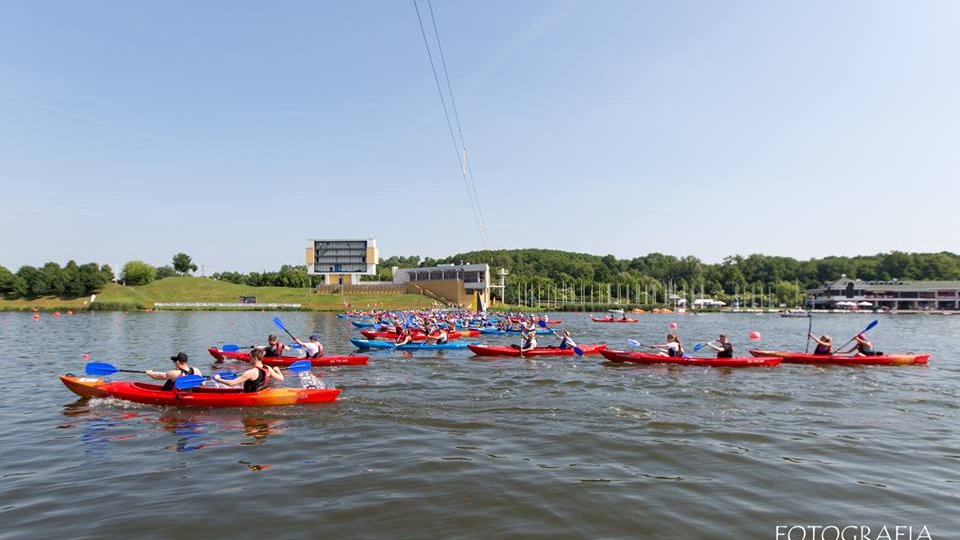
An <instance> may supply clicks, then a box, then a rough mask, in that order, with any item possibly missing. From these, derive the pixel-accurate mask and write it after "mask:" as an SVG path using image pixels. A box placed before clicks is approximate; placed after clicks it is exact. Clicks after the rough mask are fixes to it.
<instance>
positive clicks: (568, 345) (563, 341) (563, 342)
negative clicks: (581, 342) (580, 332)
mask: <svg viewBox="0 0 960 540" xmlns="http://www.w3.org/2000/svg"><path fill="white" fill-rule="evenodd" d="M576 346H577V344H576V342H574V341H573V339H572V338H571V337H570V331H569V330H564V331H563V334H560V350H561V351H563V350H566V349H572V348H574V347H576Z"/></svg>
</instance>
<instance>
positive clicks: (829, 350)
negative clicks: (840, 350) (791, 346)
mask: <svg viewBox="0 0 960 540" xmlns="http://www.w3.org/2000/svg"><path fill="white" fill-rule="evenodd" d="M807 335H809V336H810V339H812V340H813V341H815V342H817V348H816V349H814V350H813V354H814V355H816V356H830V355H831V354H833V340H831V339H830V336H827V335H823V336H820V337H819V338H817V336H815V335H813V334H812V333H810V334H807Z"/></svg>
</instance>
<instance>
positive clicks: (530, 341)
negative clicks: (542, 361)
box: [520, 328, 537, 354]
mask: <svg viewBox="0 0 960 540" xmlns="http://www.w3.org/2000/svg"><path fill="white" fill-rule="evenodd" d="M521 336H522V339H521V340H520V354H523V353H525V352H527V351H530V350H533V349H536V348H537V331H536V329H534V328H530V329H528V330H526V331H525V332H524V333H522V334H521Z"/></svg>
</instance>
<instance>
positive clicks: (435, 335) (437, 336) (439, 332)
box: [426, 326, 450, 345]
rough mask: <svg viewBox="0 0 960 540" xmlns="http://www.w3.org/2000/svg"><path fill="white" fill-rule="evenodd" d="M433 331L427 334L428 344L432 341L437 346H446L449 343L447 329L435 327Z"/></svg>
mask: <svg viewBox="0 0 960 540" xmlns="http://www.w3.org/2000/svg"><path fill="white" fill-rule="evenodd" d="M432 330H433V332H431V333H429V334H427V336H426V338H427V339H426V341H427V343H430V342H431V341H432V342H434V343H436V344H437V345H444V344H446V343H447V340H448V339H449V338H450V336H449V335H448V334H447V330H446V328H441V327H439V326H435V327H433V328H432Z"/></svg>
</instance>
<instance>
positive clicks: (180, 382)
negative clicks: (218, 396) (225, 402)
mask: <svg viewBox="0 0 960 540" xmlns="http://www.w3.org/2000/svg"><path fill="white" fill-rule="evenodd" d="M311 367H312V366H311V365H310V361H309V360H299V361H297V362H294V363H292V364H290V365H289V366H287V367H286V368H280V369H286V370H287V371H292V372H294V373H302V372H304V371H310V368H311ZM218 375H220V378H221V379H224V380H227V381H229V380H232V379H236V378H237V377H239V375H238V374H236V373H234V372H232V371H224V372H221V373H218ZM207 379H213V377H212V376H206V375H182V376H180V377H177V380H176V382H174V383H173V384H174V386H175V387H176V388H177V390H187V389H190V388H196V387H198V386H200V385H202V384H203V381H205V380H207Z"/></svg>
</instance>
